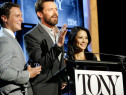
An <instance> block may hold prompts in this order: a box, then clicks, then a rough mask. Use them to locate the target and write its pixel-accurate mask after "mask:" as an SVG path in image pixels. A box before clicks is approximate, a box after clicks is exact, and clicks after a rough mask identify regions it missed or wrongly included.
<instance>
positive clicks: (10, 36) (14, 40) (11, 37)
mask: <svg viewBox="0 0 126 95" xmlns="http://www.w3.org/2000/svg"><path fill="white" fill-rule="evenodd" d="M4 33H5V34H6V35H8V37H9V38H10V39H12V40H13V42H14V43H15V44H16V45H17V46H18V48H19V50H20V52H21V55H22V58H23V59H22V60H24V62H25V57H24V53H23V51H22V48H21V46H20V45H19V43H18V42H17V40H16V39H15V38H14V37H13V36H12V35H11V34H9V33H8V32H6V31H4Z"/></svg>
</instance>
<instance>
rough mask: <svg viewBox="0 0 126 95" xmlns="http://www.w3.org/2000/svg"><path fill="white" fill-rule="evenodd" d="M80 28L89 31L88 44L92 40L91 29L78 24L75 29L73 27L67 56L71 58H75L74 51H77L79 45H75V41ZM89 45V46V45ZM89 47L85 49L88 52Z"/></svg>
mask: <svg viewBox="0 0 126 95" xmlns="http://www.w3.org/2000/svg"><path fill="white" fill-rule="evenodd" d="M80 30H84V31H85V32H86V33H87V36H88V45H89V44H90V42H91V36H90V33H89V31H88V30H87V29H86V28H84V27H82V26H76V27H74V28H73V29H71V32H70V34H69V37H68V50H67V58H68V59H69V60H74V53H75V50H77V47H76V46H75V44H74V41H75V37H76V35H77V33H78V32H79V31H80ZM88 45H87V47H88ZM87 47H86V49H85V51H86V52H88V49H87Z"/></svg>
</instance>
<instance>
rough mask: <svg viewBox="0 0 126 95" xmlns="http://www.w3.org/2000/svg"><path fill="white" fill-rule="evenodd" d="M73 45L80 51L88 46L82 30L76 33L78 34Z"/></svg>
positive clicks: (85, 35) (85, 34)
mask: <svg viewBox="0 0 126 95" xmlns="http://www.w3.org/2000/svg"><path fill="white" fill-rule="evenodd" d="M74 44H75V46H77V47H78V48H79V50H81V51H83V50H85V49H86V47H87V44H88V36H87V33H86V32H85V31H84V30H80V31H78V33H77V35H76V37H75V41H74Z"/></svg>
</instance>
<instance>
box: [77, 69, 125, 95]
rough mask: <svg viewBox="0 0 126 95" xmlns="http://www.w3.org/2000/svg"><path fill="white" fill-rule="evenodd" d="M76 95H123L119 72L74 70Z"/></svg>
mask: <svg viewBox="0 0 126 95" xmlns="http://www.w3.org/2000/svg"><path fill="white" fill-rule="evenodd" d="M75 85H76V95H124V90H123V78H122V73H121V72H112V71H111V72H110V71H91V70H75Z"/></svg>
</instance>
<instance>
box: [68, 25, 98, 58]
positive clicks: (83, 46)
mask: <svg viewBox="0 0 126 95" xmlns="http://www.w3.org/2000/svg"><path fill="white" fill-rule="evenodd" d="M90 42H91V36H90V33H89V31H88V30H87V29H86V28H84V27H81V26H76V27H74V28H73V29H72V30H71V32H70V34H69V38H68V52H67V58H68V60H97V58H96V56H95V55H94V54H93V53H90V52H89V51H88V49H87V47H88V45H89V44H90Z"/></svg>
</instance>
